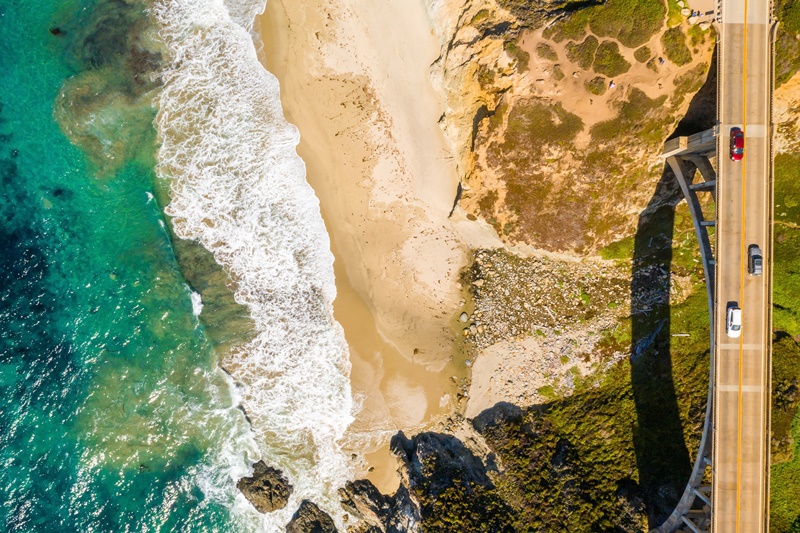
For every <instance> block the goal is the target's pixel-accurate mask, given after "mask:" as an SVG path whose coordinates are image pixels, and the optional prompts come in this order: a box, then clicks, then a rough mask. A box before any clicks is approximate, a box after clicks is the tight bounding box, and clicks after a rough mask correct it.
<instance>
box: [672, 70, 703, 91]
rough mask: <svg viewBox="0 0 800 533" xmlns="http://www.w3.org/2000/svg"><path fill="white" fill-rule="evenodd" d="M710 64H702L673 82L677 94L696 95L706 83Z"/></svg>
mask: <svg viewBox="0 0 800 533" xmlns="http://www.w3.org/2000/svg"><path fill="white" fill-rule="evenodd" d="M706 74H708V63H700V64H699V65H697V66H695V67H693V68H692V69H691V70H689V71H688V72H685V73H683V74H681V75H680V76H678V77H676V78H675V80H674V81H673V84H674V85H675V90H676V92H678V93H680V94H687V93H695V92H697V91H699V90H700V87H702V86H703V84H704V83H705V82H706Z"/></svg>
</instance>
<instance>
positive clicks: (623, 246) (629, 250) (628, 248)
mask: <svg viewBox="0 0 800 533" xmlns="http://www.w3.org/2000/svg"><path fill="white" fill-rule="evenodd" d="M633 245H634V239H633V236H632V235H629V236H627V237H623V238H622V239H620V240H618V241H616V242H612V243H611V244H609V245H607V246H605V247H603V248H601V249H600V257H602V258H603V259H619V260H623V261H630V260H631V259H632V258H633Z"/></svg>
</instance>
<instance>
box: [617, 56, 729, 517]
mask: <svg viewBox="0 0 800 533" xmlns="http://www.w3.org/2000/svg"><path fill="white" fill-rule="evenodd" d="M716 61H717V57H716V53H715V54H714V56H713V59H712V62H711V65H710V68H709V75H708V78H707V80H706V82H705V83H704V85H703V87H702V88H701V89H700V90H699V91H698V93H697V94H696V95H695V96H694V98H693V99H692V102H691V103H690V105H689V109H688V111H687V114H686V116H685V118H684V119H683V120H681V121H680V123H679V124H678V126H677V127H676V129H675V131H674V132H673V133H672V135H670V136H669V138H670V139H672V138H674V137H678V136H685V135H691V134H693V133H697V132H700V131H704V130H707V129H710V128H712V127H713V126H714V124H715V123H716ZM681 201H683V196H682V194H681V191H680V187H679V185H678V183H677V180H676V178H675V175H674V174H673V173H672V171H671V170H670V168H669V166H668V165H666V164H665V165H664V168H663V171H662V175H661V179H660V180H659V182H658V183H657V185H656V187H655V190H654V192H653V195H652V197H651V199H650V201H649V202H648V204H647V207H645V209H644V210H643V211H642V212H641V213H640V215H639V222H638V226H637V230H636V234H635V238H634V252H633V264H632V274H631V355H630V366H631V386H632V392H633V398H634V401H635V404H636V413H637V420H636V427H635V429H634V434H633V444H634V451H635V453H636V462H637V467H638V471H639V486H640V490H641V494H642V497H643V498H644V501H645V506H646V509H647V514H648V520H649V526H650V527H651V528H653V527H657V526H659V525H661V524H662V523H663V522H664V520H665V519H666V518H667V517H668V516H669V514H670V513H671V512H672V511H673V509H674V508H675V506H676V505H677V503H678V501H679V499H680V497H681V495H682V494H683V491H684V488H685V486H686V483H687V481H688V479H689V476H690V474H691V471H692V463H693V460H694V455H695V454H696V453H697V450H689V449H688V447H687V444H686V440H685V437H684V425H685V424H686V423H688V422H689V421H688V420H682V419H681V411H680V409H679V405H678V397H677V391H676V388H675V380H674V376H673V360H672V351H671V348H672V347H671V345H670V340H671V330H670V287H671V282H672V279H671V267H672V255H673V249H672V239H673V232H674V224H675V209H676V206H677V205H678V204H679V203H680V202H681Z"/></svg>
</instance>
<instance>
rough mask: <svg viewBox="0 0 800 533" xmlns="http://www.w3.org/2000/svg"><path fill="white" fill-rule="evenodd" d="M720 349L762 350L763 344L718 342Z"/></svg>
mask: <svg viewBox="0 0 800 533" xmlns="http://www.w3.org/2000/svg"><path fill="white" fill-rule="evenodd" d="M719 347H720V349H721V350H737V351H738V350H762V349H763V348H764V345H763V344H749V343H748V344H729V343H725V344H720V345H719Z"/></svg>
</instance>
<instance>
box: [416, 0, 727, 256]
mask: <svg viewBox="0 0 800 533" xmlns="http://www.w3.org/2000/svg"><path fill="white" fill-rule="evenodd" d="M628 4H629V3H626V2H623V1H621V0H617V1H609V2H607V3H606V4H604V5H602V6H599V5H598V6H592V5H591V4H589V7H586V6H585V5H584V6H583V7H584V9H581V10H579V11H574V12H568V11H567V10H566V9H567V8H566V7H565V4H563V3H560V2H547V1H540V2H529V3H528V2H519V1H514V0H500V1H489V2H481V3H477V2H476V3H473V2H469V1H467V2H460V1H459V2H447V1H444V0H440V1H435V0H434V1H432V2H431V4H430V6H429V11H430V13H431V17H432V18H433V20H434V21H436V23H435V25H436V27H437V32H438V37H439V40H440V42H441V50H442V52H441V56H440V57H439V59H438V60H437V61H436V62H435V63H434V64H433V65H432V67H431V76H432V78H433V80H434V84H435V85H436V86H437V87H438V88H439V90H440V92H441V94H442V96H443V99H444V100H445V102H446V112H445V114H444V116H443V117H442V119H441V121H440V123H441V126H442V128H443V129H444V131H445V133H446V135H447V137H448V139H449V140H450V142H451V143H452V146H453V152H454V153H455V154H456V157H457V159H458V171H459V177H460V178H461V181H462V187H463V191H464V193H463V196H462V200H461V206H462V208H463V209H464V211H465V212H466V215H467V217H469V218H475V217H481V218H483V219H484V220H486V221H487V222H489V223H490V224H491V225H492V226H494V227H495V229H496V230H497V232H498V234H499V235H500V237H501V238H502V239H503V240H504V241H505V242H507V243H509V244H531V245H533V246H535V247H536V248H539V249H545V250H551V251H565V252H573V253H579V254H587V253H594V252H596V251H597V250H598V249H600V248H601V247H603V246H605V245H607V244H609V243H611V242H613V241H615V240H618V239H619V238H621V237H623V236H624V235H626V234H628V233H630V232H632V230H633V228H634V224H635V220H636V215H638V212H639V211H640V210H641V206H643V205H646V203H647V199H648V198H649V196H648V195H650V194H651V193H652V190H653V188H654V186H655V184H656V182H657V181H658V179H659V178H660V175H661V173H662V169H663V164H662V162H661V161H660V160H659V158H658V156H659V154H660V147H661V144H662V143H663V141H664V139H666V138H667V136H669V135H670V134H671V133H672V132H673V131H674V130H675V127H676V124H677V123H678V121H679V120H680V119H681V118H682V117H683V116H684V114H685V113H686V111H687V108H688V106H689V101H690V100H691V97H692V95H693V94H694V93H696V92H697V91H698V89H700V87H701V86H702V85H703V82H704V81H705V80H706V75H707V74H708V72H709V67H710V66H711V63H712V61H713V58H712V51H713V42H714V35H713V30H710V29H709V24H708V21H703V20H697V19H694V20H692V21H691V22H692V23H690V22H689V21H688V20H686V19H685V17H682V16H681V15H680V13H673V12H670V13H667V10H666V8H665V5H664V4H662V3H661V2H647V1H642V2H635V4H637V5H636V9H637V11H636V18H635V19H631V15H630V13H627V12H626V10H627V9H628V8H629V7H630V6H628ZM712 105H713V102H712ZM711 111H713V107H712V108H711ZM701 122H702V121H701ZM696 126H697V127H698V128H702V127H705V126H706V124H700V123H698V124H696Z"/></svg>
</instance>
